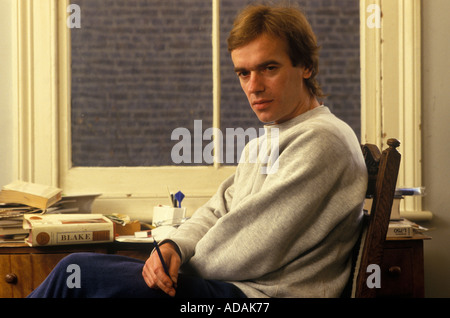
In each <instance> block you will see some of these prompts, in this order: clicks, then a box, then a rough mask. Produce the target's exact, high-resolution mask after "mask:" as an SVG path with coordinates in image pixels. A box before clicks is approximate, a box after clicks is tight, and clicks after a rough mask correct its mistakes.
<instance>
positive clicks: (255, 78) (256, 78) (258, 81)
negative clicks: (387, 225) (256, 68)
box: [247, 72, 264, 94]
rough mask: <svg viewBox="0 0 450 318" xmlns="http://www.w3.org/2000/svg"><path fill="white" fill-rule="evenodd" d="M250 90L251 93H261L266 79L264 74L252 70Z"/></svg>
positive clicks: (249, 83) (249, 82)
mask: <svg viewBox="0 0 450 318" xmlns="http://www.w3.org/2000/svg"><path fill="white" fill-rule="evenodd" d="M247 88H248V92H249V93H253V94H254V93H259V92H262V91H264V80H263V77H262V75H260V74H258V73H257V72H252V73H251V74H250V80H249V81H248V86H247Z"/></svg>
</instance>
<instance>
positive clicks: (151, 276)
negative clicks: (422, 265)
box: [33, 5, 367, 297]
mask: <svg viewBox="0 0 450 318" xmlns="http://www.w3.org/2000/svg"><path fill="white" fill-rule="evenodd" d="M228 45H229V51H230V52H231V58H232V61H233V64H234V66H235V71H236V74H237V76H238V77H239V80H240V83H241V86H242V89H243V91H244V92H245V94H246V95H247V98H248V100H249V103H250V106H251V107H252V109H253V111H254V112H255V114H256V116H257V117H258V118H259V119H260V121H262V122H263V123H265V129H266V134H265V136H263V137H260V138H263V139H264V138H268V137H266V136H270V135H271V134H272V133H273V131H277V133H278V136H279V138H278V141H277V142H278V150H279V153H277V157H276V161H277V170H276V171H275V172H272V173H261V171H265V170H262V169H261V167H262V165H264V163H261V162H256V163H255V162H251V161H250V160H248V158H246V157H245V155H244V158H243V159H242V160H241V162H240V163H239V165H238V167H237V169H236V173H235V175H233V176H232V177H230V178H228V179H227V180H225V181H224V182H223V183H222V184H221V186H220V187H219V189H218V191H217V193H216V194H215V195H214V196H213V197H212V198H211V199H210V200H209V201H208V202H207V203H206V204H205V205H204V206H202V207H201V208H200V209H198V210H197V211H196V212H195V213H194V215H193V216H192V218H191V219H190V220H188V221H187V222H186V223H184V224H183V225H181V226H180V227H179V228H178V229H177V230H176V231H175V232H173V234H171V235H170V236H169V237H167V239H166V240H164V241H163V242H162V243H161V245H160V250H161V253H162V255H163V258H164V261H165V263H166V264H167V266H168V271H169V275H166V273H165V271H164V269H163V266H162V264H161V260H160V259H159V257H158V254H157V253H152V254H151V256H150V257H149V259H148V260H147V261H146V262H145V265H144V266H143V267H142V264H141V263H139V262H138V261H131V260H125V259H122V258H116V259H119V260H120V262H121V263H120V262H119V261H118V262H114V263H111V260H110V258H111V257H110V256H107V260H106V259H104V258H105V256H100V255H97V256H95V257H94V256H92V255H88V257H87V258H86V257H85V258H84V259H85V261H83V260H81V259H80V258H76V259H75V260H74V259H70V260H66V263H67V262H70V261H74V262H75V261H76V262H77V263H80V262H81V263H82V264H85V265H83V266H88V265H87V264H88V263H89V261H87V260H92V262H95V261H98V262H99V263H98V264H99V265H98V266H96V268H90V269H89V270H88V275H90V276H89V277H90V281H89V282H88V281H86V282H85V283H84V284H88V285H89V287H88V288H87V289H88V293H84V294H82V295H83V296H88V297H89V296H98V295H99V293H98V292H95V291H92V294H91V290H92V289H97V290H102V291H103V292H100V295H101V296H104V297H110V296H115V295H124V294H123V293H121V292H123V291H124V290H128V293H129V294H128V295H131V296H133V295H134V296H138V297H159V296H161V297H162V296H164V295H169V296H171V297H174V296H179V297H189V296H192V297H338V296H340V295H341V293H342V291H343V289H344V287H345V285H346V282H347V280H348V278H349V271H350V251H351V249H352V247H353V246H354V244H355V242H356V239H357V237H358V234H359V229H360V219H361V213H362V204H363V200H364V195H365V190H366V184H367V173H366V167H365V164H364V160H363V158H362V154H361V151H360V146H359V143H358V140H357V138H356V136H355V135H354V133H353V131H352V130H351V129H350V127H348V125H346V124H345V123H343V122H342V121H341V120H339V119H337V118H336V117H335V116H334V115H332V114H331V113H330V111H329V109H328V108H327V107H325V106H321V105H320V104H319V102H318V100H317V97H320V96H321V95H322V93H321V90H320V86H319V85H318V84H317V81H316V79H315V76H316V75H317V73H318V46H317V44H316V39H315V36H314V34H313V32H312V30H311V27H310V26H309V24H308V22H307V21H306V19H305V17H304V16H303V14H302V13H301V12H300V11H298V10H296V9H291V8H281V7H280V8H278V7H269V6H262V5H259V6H250V7H248V8H246V9H245V10H244V11H243V12H242V13H241V14H240V15H239V16H238V17H237V19H236V21H235V24H234V27H233V30H232V31H231V33H230V37H229V39H228ZM258 142H260V141H259V140H254V141H252V142H250V143H249V145H247V148H246V149H245V150H244V152H243V153H244V154H245V153H248V152H249V151H251V149H253V148H252V146H253V145H254V143H258ZM75 257H78V256H75ZM83 262H84V263H83ZM114 264H115V265H114ZM117 264H119V265H117ZM60 267H61V268H64V266H63V265H61V266H60ZM82 268H83V267H82ZM141 268H142V278H143V280H142V278H141V279H140V280H139V279H138V278H137V277H136V272H137V271H138V270H139V269H141ZM118 269H123V270H122V271H120V275H114V270H118ZM125 269H126V270H125ZM60 271H61V269H60ZM108 271H109V272H111V273H109V272H108ZM54 272H55V271H54ZM117 276H119V277H117ZM62 281H63V278H61V275H59V276H58V274H57V273H54V274H51V275H50V277H49V278H48V281H47V282H44V284H43V287H42V288H40V289H41V290H44V289H45V290H52V292H51V293H48V294H45V293H44V295H61V294H63V295H66V296H68V295H69V294H68V291H67V289H66V291H61V289H64V286H63V287H61V285H63V284H62ZM105 281H109V282H110V284H109V285H108V284H106V283H105ZM126 281H128V282H126ZM129 281H131V282H132V283H130V282H129ZM52 282H53V283H52ZM58 282H59V283H58ZM94 282H95V283H94ZM143 282H145V283H143ZM89 283H90V284H89ZM105 284H106V285H105ZM137 285H139V287H136V286H137ZM54 286H59V287H58V288H56V287H54ZM94 287H95V288H94ZM56 290H58V291H56ZM105 290H108V292H105ZM115 290H117V291H118V292H119V294H115ZM119 290H120V291H119ZM40 295H42V294H40V292H38V291H37V292H36V293H35V294H34V295H33V296H38V297H39V296H40Z"/></svg>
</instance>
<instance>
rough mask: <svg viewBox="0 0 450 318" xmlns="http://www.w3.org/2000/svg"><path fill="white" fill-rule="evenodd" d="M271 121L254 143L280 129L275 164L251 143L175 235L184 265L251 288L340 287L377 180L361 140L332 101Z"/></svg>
mask: <svg viewBox="0 0 450 318" xmlns="http://www.w3.org/2000/svg"><path fill="white" fill-rule="evenodd" d="M274 128H276V129H274ZM265 129H266V134H265V135H264V136H262V137H259V140H258V139H253V141H251V142H249V144H247V146H246V150H248V149H255V148H251V147H252V146H254V145H255V143H257V144H258V143H259V144H261V141H264V138H268V137H267V136H271V135H272V136H273V135H274V132H278V135H279V138H277V139H278V140H277V141H278V149H276V147H275V148H274V147H270V146H269V147H267V148H268V149H269V150H270V149H272V154H271V157H270V158H271V162H269V164H268V166H269V168H270V167H272V170H271V171H270V170H269V171H266V170H265V167H264V166H265V163H264V162H255V160H253V159H252V156H251V153H250V155H248V153H247V156H245V158H243V160H241V162H240V163H239V164H238V166H237V169H236V173H235V174H234V175H233V176H231V177H230V178H228V179H227V180H225V181H224V182H223V183H222V184H221V186H220V187H219V189H218V190H217V192H216V194H215V195H214V196H213V197H212V198H211V199H210V200H209V201H208V202H207V203H206V204H205V205H204V206H202V207H201V208H199V209H198V210H197V211H196V212H195V213H194V214H193V216H192V218H191V219H190V220H189V221H187V222H186V223H184V224H183V225H182V226H180V227H179V228H178V229H177V230H176V231H175V232H173V233H172V234H171V236H170V237H169V239H170V240H172V241H173V242H175V243H176V244H177V245H178V247H179V249H180V251H181V255H182V263H183V265H182V268H181V269H182V272H186V273H193V274H196V275H199V276H201V277H203V278H205V279H217V280H222V281H228V282H231V283H233V284H235V285H236V286H238V287H239V288H240V289H241V290H242V291H243V292H244V293H245V294H246V295H247V296H248V297H338V296H339V295H340V294H341V292H342V290H343V288H344V286H345V284H346V282H347V280H348V277H349V272H350V251H351V249H352V247H353V245H354V244H355V242H356V239H357V237H358V234H359V230H360V223H361V222H360V221H361V217H362V206H363V200H364V196H365V191H366V185H367V170H366V166H365V163H364V159H363V157H362V153H361V148H360V144H359V142H358V140H357V138H356V136H355V134H354V132H353V131H352V130H351V128H350V127H349V126H348V125H347V124H345V123H344V122H343V121H341V120H340V119H338V118H336V117H335V116H334V115H333V114H331V112H330V111H329V109H328V108H327V107H325V106H321V107H318V108H315V109H313V110H311V111H309V112H307V113H304V114H302V115H300V116H298V117H296V118H293V119H291V120H290V121H287V122H284V123H282V124H279V125H268V126H265ZM275 136H276V134H275ZM270 140H273V138H272V139H270ZM246 150H244V152H243V155H245V153H246ZM262 161H265V160H262ZM273 168H275V169H273ZM267 172H269V173H267Z"/></svg>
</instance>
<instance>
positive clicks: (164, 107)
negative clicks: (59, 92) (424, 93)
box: [71, 0, 360, 166]
mask: <svg viewBox="0 0 450 318" xmlns="http://www.w3.org/2000/svg"><path fill="white" fill-rule="evenodd" d="M248 2H250V1H243V0H222V1H221V43H222V44H221V46H222V56H221V65H222V70H221V85H222V94H221V104H222V110H221V124H222V131H223V132H225V128H226V127H231V128H238V127H242V128H244V129H246V128H248V127H255V128H258V127H260V126H261V124H260V123H259V122H258V120H257V119H256V117H255V115H254V114H253V113H252V111H251V109H250V108H249V106H248V104H247V101H246V98H245V95H244V94H243V92H242V90H241V88H240V86H239V82H238V80H237V78H236V76H235V74H234V72H233V67H232V63H231V59H230V58H229V55H228V53H227V50H226V38H227V34H228V32H229V30H230V28H231V24H232V21H233V18H234V16H235V14H236V13H237V11H238V10H239V9H240V8H242V7H243V6H245V4H246V3H248ZM295 2H296V3H298V4H299V5H300V6H301V7H302V8H303V9H304V11H305V12H306V14H307V15H308V18H309V19H310V22H311V24H312V26H313V29H314V30H315V32H316V35H317V37H318V40H319V43H320V45H321V46H322V51H321V65H320V74H319V77H318V79H319V81H320V82H321V84H322V86H323V89H324V91H325V93H327V94H329V97H328V98H326V99H325V100H324V103H325V104H326V105H328V106H329V107H330V108H331V109H332V111H333V112H334V113H335V114H336V115H337V116H338V117H340V118H342V119H343V120H345V121H346V122H348V123H349V124H350V125H351V126H352V127H353V129H354V130H355V132H356V133H357V135H358V136H359V131H360V95H359V94H360V93H359V91H360V86H359V1H357V0H314V1H308V0H297V1H295ZM72 3H76V4H78V5H79V6H80V7H81V29H73V30H72V32H71V35H72V112H71V114H72V161H73V164H74V165H75V166H140V165H144V166H148V165H168V164H172V160H171V157H170V153H171V150H172V147H173V146H174V145H175V144H176V143H177V141H172V140H171V139H170V137H171V133H172V131H173V130H174V129H175V128H177V127H185V128H188V129H189V130H190V131H191V132H193V125H194V120H195V119H202V120H203V122H202V124H203V129H206V128H208V127H211V122H212V120H211V119H212V67H211V64H212V56H211V55H212V49H211V23H212V17H211V14H212V8H211V1H210V0H127V1H122V0H74V1H72ZM206 143H209V141H205V144H206Z"/></svg>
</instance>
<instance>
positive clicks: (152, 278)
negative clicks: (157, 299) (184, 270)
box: [142, 243, 181, 297]
mask: <svg viewBox="0 0 450 318" xmlns="http://www.w3.org/2000/svg"><path fill="white" fill-rule="evenodd" d="M160 250H161V254H162V256H163V258H164V262H165V263H166V265H167V268H168V269H169V274H170V277H169V276H167V275H166V273H165V272H164V268H163V266H162V263H161V260H160V259H159V256H158V253H157V252H156V251H155V252H154V253H152V254H151V255H150V257H149V258H148V259H147V261H146V262H145V265H144V268H143V269H142V276H143V277H144V280H145V283H146V284H147V285H148V286H149V287H150V288H155V289H157V288H159V289H161V290H162V291H163V292H165V293H166V294H168V295H170V296H172V297H173V296H175V292H176V291H175V288H176V284H177V279H178V270H179V268H180V264H181V259H180V256H179V255H178V253H177V251H176V250H175V248H174V247H173V245H172V244H171V243H165V244H163V245H161V246H160Z"/></svg>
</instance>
